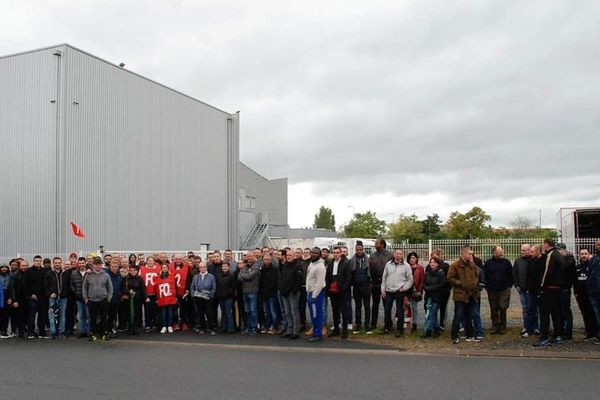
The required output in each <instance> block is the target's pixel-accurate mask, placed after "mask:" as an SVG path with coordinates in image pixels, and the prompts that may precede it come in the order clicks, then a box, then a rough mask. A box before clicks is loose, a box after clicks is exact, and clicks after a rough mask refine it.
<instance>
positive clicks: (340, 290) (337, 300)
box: [325, 246, 352, 339]
mask: <svg viewBox="0 0 600 400" xmlns="http://www.w3.org/2000/svg"><path fill="white" fill-rule="evenodd" d="M351 281H352V270H351V267H350V263H349V262H348V259H347V258H346V257H343V256H342V249H341V248H340V247H339V246H336V247H334V248H333V259H332V260H331V262H329V263H328V265H327V273H326V275H325V285H326V288H327V294H328V296H329V298H330V299H331V310H332V312H333V332H332V333H331V334H330V335H329V336H330V337H333V336H337V335H339V334H340V315H341V320H342V331H341V334H342V339H346V338H348V323H349V321H348V311H347V304H348V297H349V296H350V283H351Z"/></svg>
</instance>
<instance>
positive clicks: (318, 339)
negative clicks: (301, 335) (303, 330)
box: [306, 336, 323, 343]
mask: <svg viewBox="0 0 600 400" xmlns="http://www.w3.org/2000/svg"><path fill="white" fill-rule="evenodd" d="M306 341H307V342H308V343H316V342H322V341H323V336H313V337H309V338H308V339H306Z"/></svg>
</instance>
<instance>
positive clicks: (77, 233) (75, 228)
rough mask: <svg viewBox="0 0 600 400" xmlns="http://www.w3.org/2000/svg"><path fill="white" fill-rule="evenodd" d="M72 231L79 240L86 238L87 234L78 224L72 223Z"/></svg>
mask: <svg viewBox="0 0 600 400" xmlns="http://www.w3.org/2000/svg"><path fill="white" fill-rule="evenodd" d="M71 230H72V231H73V235H75V236H77V237H78V238H81V239H84V238H85V233H84V232H83V231H82V230H81V228H80V227H79V226H77V224H76V223H74V222H71Z"/></svg>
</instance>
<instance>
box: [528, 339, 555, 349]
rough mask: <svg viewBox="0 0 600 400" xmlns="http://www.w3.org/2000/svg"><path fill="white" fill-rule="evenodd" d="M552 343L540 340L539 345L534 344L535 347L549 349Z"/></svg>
mask: <svg viewBox="0 0 600 400" xmlns="http://www.w3.org/2000/svg"><path fill="white" fill-rule="evenodd" d="M551 344H552V343H551V342H550V340H548V339H544V340H540V341H539V342H537V343H534V344H532V346H533V347H549V346H550V345H551Z"/></svg>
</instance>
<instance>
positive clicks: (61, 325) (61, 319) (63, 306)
mask: <svg viewBox="0 0 600 400" xmlns="http://www.w3.org/2000/svg"><path fill="white" fill-rule="evenodd" d="M48 304H49V308H48V318H49V319H50V335H52V336H57V333H56V323H55V322H54V310H53V309H52V306H53V305H54V304H58V306H59V307H60V311H59V315H58V335H60V336H62V335H64V334H65V316H66V315H67V313H66V311H67V299H59V298H56V299H50V300H49V303H48Z"/></svg>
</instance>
